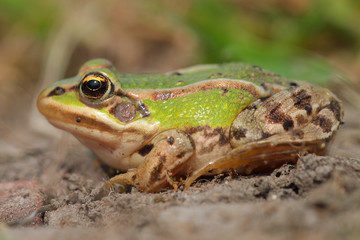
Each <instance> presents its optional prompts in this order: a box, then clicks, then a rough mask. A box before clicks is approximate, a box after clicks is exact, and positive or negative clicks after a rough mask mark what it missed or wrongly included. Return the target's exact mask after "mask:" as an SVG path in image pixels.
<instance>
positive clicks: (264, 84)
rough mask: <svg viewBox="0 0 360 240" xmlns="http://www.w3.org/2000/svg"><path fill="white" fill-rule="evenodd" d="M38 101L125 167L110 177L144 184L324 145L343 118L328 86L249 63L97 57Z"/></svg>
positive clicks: (59, 123)
mask: <svg viewBox="0 0 360 240" xmlns="http://www.w3.org/2000/svg"><path fill="white" fill-rule="evenodd" d="M37 106H38V109H39V111H40V112H41V113H42V115H44V116H45V118H46V119H47V120H48V121H49V122H50V123H51V124H52V125H53V126H55V127H57V128H59V129H62V130H65V131H67V132H70V133H71V134H73V135H74V136H75V137H76V138H77V139H78V140H79V141H80V142H81V143H83V144H84V145H85V146H87V147H88V148H90V149H91V150H92V151H93V152H94V153H95V154H96V155H97V156H98V158H100V160H101V161H103V162H104V163H105V164H106V165H108V166H110V167H112V168H115V169H117V170H118V171H119V172H120V174H118V175H116V176H114V177H112V178H111V179H109V180H108V186H113V185H114V184H116V185H119V186H123V187H124V186H128V185H131V186H134V187H136V188H137V189H138V190H139V191H143V192H157V191H160V190H163V189H168V188H171V187H172V188H173V189H175V190H177V189H178V188H179V187H182V188H188V187H190V186H191V184H192V183H193V182H194V181H195V180H196V179H198V178H199V177H201V176H211V175H212V176H214V175H218V174H223V173H224V174H226V173H229V174H231V173H236V174H243V175H250V174H254V173H262V172H271V171H273V170H274V169H276V168H278V167H280V166H281V165H283V164H284V163H288V162H290V163H296V161H297V159H298V158H299V156H301V155H303V154H307V153H312V154H317V155H325V154H326V153H327V150H328V149H329V145H330V143H331V142H332V140H333V139H334V136H335V135H336V132H337V130H338V129H339V126H340V125H341V124H342V123H343V107H342V103H341V101H340V100H339V99H338V98H337V97H336V96H335V95H334V94H333V93H332V92H331V91H330V90H328V89H326V88H323V87H319V86H315V85H313V84H311V83H309V81H308V82H303V81H297V80H292V79H288V78H286V77H283V76H281V75H279V74H276V73H273V72H271V71H267V70H264V69H263V68H261V67H259V66H256V65H251V64H246V63H221V64H203V65H196V66H192V67H188V68H184V69H180V70H176V71H171V72H167V73H164V74H160V73H158V74H150V73H144V74H131V73H120V72H118V71H117V70H116V68H115V66H114V65H113V64H112V63H111V62H110V61H108V60H106V59H93V60H89V61H87V62H86V63H85V64H84V65H82V66H81V67H80V69H79V71H78V73H77V75H76V76H74V77H72V78H66V79H64V80H61V81H58V82H56V83H55V84H53V85H52V86H50V87H48V88H46V89H45V90H43V91H42V92H41V93H40V95H39V96H38V100H37Z"/></svg>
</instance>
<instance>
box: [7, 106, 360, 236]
mask: <svg viewBox="0 0 360 240" xmlns="http://www.w3.org/2000/svg"><path fill="white" fill-rule="evenodd" d="M358 116H359V111H358V110H357V109H356V108H354V107H351V106H349V105H348V104H345V124H344V125H342V126H341V129H340V131H339V132H338V134H337V138H336V140H335V141H334V142H333V144H332V147H331V149H330V153H329V156H315V155H304V156H301V157H300V159H299V161H298V163H297V164H286V165H283V166H282V167H280V168H278V169H276V170H275V171H274V172H272V173H270V174H263V175H251V176H227V175H219V176H216V177H213V178H201V179H199V180H198V181H197V182H196V183H195V184H193V185H192V186H191V187H190V188H189V189H186V190H179V191H177V192H174V191H173V190H171V189H169V190H164V191H162V192H160V193H141V192H138V191H137V190H136V189H134V188H133V189H131V190H130V192H129V193H119V192H117V191H115V190H113V191H107V190H106V189H105V187H104V185H105V183H106V180H107V179H108V176H107V174H106V173H105V172H104V170H103V168H101V167H100V164H99V162H98V161H97V160H96V157H95V156H94V155H93V154H92V153H91V152H90V151H89V150H88V149H86V148H85V147H83V146H81V145H80V144H79V143H78V142H77V141H76V140H75V139H73V138H72V137H71V136H70V135H67V134H65V133H64V134H63V136H62V137H60V138H52V137H45V136H43V135H39V134H36V133H34V132H32V131H23V132H21V134H19V132H18V130H17V131H15V130H12V131H7V130H8V129H2V132H3V133H4V134H3V136H4V137H3V139H2V140H1V141H2V143H1V144H0V145H1V150H0V152H2V153H3V155H2V156H1V158H0V164H1V168H0V176H1V177H0V180H1V182H13V181H17V180H23V179H29V180H35V181H37V182H38V184H39V185H40V186H41V188H44V189H45V190H42V193H43V194H44V196H45V197H46V202H45V203H44V204H52V206H53V209H52V210H50V211H46V212H45V214H43V215H41V217H42V220H43V224H42V225H31V224H30V226H29V225H28V226H25V227H24V226H12V227H9V226H6V225H0V239H22V238H26V239H36V240H40V239H50V238H51V239H85V238H86V239H99V238H102V239H114V238H115V237H116V238H117V239H137V238H142V239H219V238H226V239H235V238H239V237H240V236H241V238H242V239H277V240H278V239H294V238H296V239H359V236H360V204H359V203H360V149H359V143H360V137H359V136H360V122H359V120H358ZM17 137H19V139H17ZM14 139H15V140H16V142H19V141H20V142H22V143H23V145H22V146H23V148H22V150H21V151H19V149H20V148H19V146H18V145H17V146H14V145H12V144H11V143H12V142H13V141H12V140H14Z"/></svg>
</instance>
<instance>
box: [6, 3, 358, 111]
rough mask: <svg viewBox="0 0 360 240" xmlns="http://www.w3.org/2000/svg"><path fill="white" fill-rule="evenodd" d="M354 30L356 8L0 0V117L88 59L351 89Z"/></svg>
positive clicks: (133, 68)
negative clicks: (341, 77) (218, 68)
mask: <svg viewBox="0 0 360 240" xmlns="http://www.w3.org/2000/svg"><path fill="white" fill-rule="evenodd" d="M359 25H360V1H358V0H341V1H331V2H330V1H328V0H313V1H311V0H268V1H262V0H253V1H246V0H192V1H190V0H189V1H186V0H172V1H168V0H162V1H161V0H154V1H152V0H103V1H85V0H75V1H74V0H73V1H70V0H62V1H54V0H52V1H50V0H0V72H1V75H0V76H1V77H0V84H1V86H2V87H1V89H0V109H1V113H2V117H6V116H7V115H8V112H9V111H13V109H19V108H21V107H24V106H25V107H26V106H27V105H26V104H33V103H31V101H25V102H24V99H25V100H26V99H28V100H29V99H33V98H34V96H35V94H37V92H38V91H39V90H40V88H41V87H42V86H46V85H49V84H50V83H51V82H54V81H57V80H59V79H61V78H63V77H64V76H72V75H74V74H76V72H77V69H78V68H79V66H80V65H81V64H82V63H83V62H85V61H86V60H88V59H91V58H95V57H104V58H108V59H110V60H111V61H113V62H114V64H115V65H116V66H117V68H118V69H119V71H121V72H159V71H170V70H173V69H176V68H181V67H186V66H190V65H193V64H200V63H215V62H228V61H243V62H248V63H251V64H255V65H260V66H262V67H264V68H267V69H270V70H272V71H275V72H278V73H281V74H283V75H285V76H288V77H290V78H296V79H308V80H310V81H312V82H316V83H318V84H325V83H326V82H327V81H328V80H329V79H332V78H334V76H336V74H337V73H338V69H340V70H341V71H342V72H344V73H346V74H347V75H348V76H349V78H350V79H352V80H354V81H356V82H359V81H360V80H359V78H360V77H359V73H360V55H359V50H360V27H359ZM9 101H11V104H9Z"/></svg>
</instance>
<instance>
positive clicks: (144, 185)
mask: <svg viewBox="0 0 360 240" xmlns="http://www.w3.org/2000/svg"><path fill="white" fill-rule="evenodd" d="M147 146H148V149H151V150H150V151H149V152H148V153H147V154H146V156H145V160H144V161H143V162H142V163H141V164H140V165H139V167H138V168H137V169H136V170H135V171H132V172H127V173H125V174H120V175H117V176H115V177H113V178H111V179H110V180H109V183H108V186H110V185H112V184H114V183H120V184H121V185H133V186H135V187H136V188H138V189H139V190H140V191H146V192H156V191H158V190H160V189H162V188H164V187H166V186H167V185H172V186H173V187H174V189H177V184H176V182H175V181H172V177H174V176H176V175H177V173H179V171H181V170H182V169H183V168H184V167H185V163H186V162H187V160H189V158H190V157H191V156H192V155H193V152H194V146H193V142H192V140H191V139H190V137H189V136H188V135H187V134H186V133H184V132H182V131H179V130H174V129H173V130H168V131H165V132H162V133H160V134H159V135H157V136H156V137H155V138H154V139H153V140H152V141H151V142H150V143H149V144H148V145H147Z"/></svg>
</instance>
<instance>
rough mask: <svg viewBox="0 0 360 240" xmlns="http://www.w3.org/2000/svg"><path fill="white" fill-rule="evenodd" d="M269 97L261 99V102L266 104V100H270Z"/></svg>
mask: <svg viewBox="0 0 360 240" xmlns="http://www.w3.org/2000/svg"><path fill="white" fill-rule="evenodd" d="M268 98H269V97H263V98H260V101H261V102H265V101H266V99H268Z"/></svg>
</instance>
